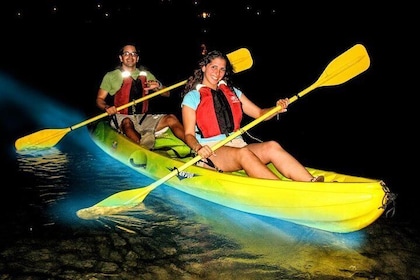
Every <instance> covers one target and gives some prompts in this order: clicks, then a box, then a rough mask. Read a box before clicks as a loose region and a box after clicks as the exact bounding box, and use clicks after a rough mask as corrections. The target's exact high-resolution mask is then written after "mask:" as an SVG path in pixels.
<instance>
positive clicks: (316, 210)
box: [90, 121, 395, 233]
mask: <svg viewBox="0 0 420 280" xmlns="http://www.w3.org/2000/svg"><path fill="white" fill-rule="evenodd" d="M90 133H91V134H90V135H91V138H92V140H93V141H94V142H95V143H96V144H97V145H98V146H99V147H100V148H101V149H102V150H103V151H104V152H106V153H107V154H108V155H109V156H111V157H113V158H115V159H117V160H118V161H119V162H121V163H122V164H125V165H126V166H128V167H130V168H132V169H134V170H135V171H137V172H138V173H140V174H142V175H144V176H147V177H149V178H151V179H153V180H159V179H161V178H162V177H165V176H167V175H168V173H170V172H176V170H177V168H179V167H182V166H183V165H185V163H186V162H188V161H191V159H193V157H194V155H193V154H191V151H190V148H189V147H188V146H186V145H185V144H184V143H183V142H182V141H181V140H179V139H178V138H176V137H175V136H174V135H173V134H172V132H171V130H170V129H167V130H166V131H165V132H163V133H162V134H161V135H159V136H158V137H157V139H156V144H155V147H154V148H153V150H148V149H146V148H143V147H141V146H139V145H138V144H136V143H134V142H132V141H131V140H129V139H128V138H126V137H125V136H124V135H123V134H121V133H119V132H117V131H116V130H115V129H113V128H112V127H111V126H110V125H109V124H108V122H106V121H100V122H97V123H95V124H94V125H92V126H91V127H90ZM269 168H270V169H272V170H273V171H274V172H276V170H275V169H274V167H273V166H272V165H269ZM306 168H307V169H308V170H309V172H310V173H311V174H312V175H314V176H319V175H322V176H324V177H325V182H296V181H291V180H289V179H288V178H285V177H284V176H282V175H281V174H280V173H278V172H276V174H277V175H278V176H279V179H278V180H269V179H259V178H251V177H248V176H247V175H246V174H245V173H244V172H242V171H239V172H223V173H221V172H217V171H214V170H211V169H207V168H203V167H199V166H196V165H190V166H188V167H187V168H185V169H184V170H182V171H179V172H177V173H176V176H170V177H169V178H168V179H167V180H166V181H165V182H164V183H165V184H166V185H168V186H170V187H173V188H175V189H177V190H179V191H182V192H185V193H187V194H190V195H193V196H196V197H199V198H201V199H205V200H208V201H211V202H213V203H217V204H219V205H223V206H225V207H229V208H233V209H236V210H239V211H243V212H247V213H251V214H255V215H262V216H267V217H272V218H276V219H281V220H284V221H288V222H292V223H295V224H299V225H303V226H308V227H312V228H316V229H320V230H325V231H329V232H337V233H348V232H353V231H357V230H360V229H363V228H365V227H367V226H369V225H370V224H372V223H373V222H374V221H375V220H377V219H378V218H379V217H380V216H381V215H382V214H383V213H384V211H386V210H387V212H391V211H393V210H394V199H395V194H393V193H392V192H390V190H389V189H388V187H387V186H386V184H385V183H384V182H383V181H382V180H379V179H371V178H364V177H357V176H352V175H345V174H340V173H336V172H332V171H326V170H320V169H314V168H310V167H306ZM132 191H133V192H132V194H130V195H133V196H134V195H136V192H137V190H132ZM140 191H141V188H140ZM115 199H121V198H117V197H116V198H115ZM107 202H108V204H109V203H110V205H109V206H112V199H110V201H107ZM115 203H116V204H118V203H117V202H115ZM387 208H391V209H387Z"/></svg>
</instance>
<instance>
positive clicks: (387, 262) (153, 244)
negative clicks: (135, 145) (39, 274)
mask: <svg viewBox="0 0 420 280" xmlns="http://www.w3.org/2000/svg"><path fill="white" fill-rule="evenodd" d="M62 150H63V151H65V150H64V149H62ZM62 150H60V149H58V148H51V149H46V150H40V151H25V152H20V153H17V154H16V160H17V162H18V174H19V175H21V176H19V177H21V178H19V179H21V180H22V182H24V187H23V192H24V195H25V197H26V200H25V202H24V203H27V204H28V205H29V206H30V207H23V208H22V209H19V211H21V212H20V213H19V214H18V215H19V216H24V215H26V216H27V217H28V218H27V221H26V223H27V224H26V225H25V226H27V227H28V228H29V227H30V229H31V233H30V234H21V235H20V236H19V235H18V236H16V237H15V239H13V238H12V237H10V236H9V241H8V244H10V245H9V247H8V246H3V247H5V248H7V249H5V251H4V252H9V253H8V254H10V252H21V253H20V254H19V258H21V259H18V260H16V259H10V258H9V259H8V262H10V263H11V264H13V265H14V266H13V267H18V266H19V264H20V265H22V263H26V262H28V264H29V263H31V262H32V261H33V258H36V259H39V261H38V262H37V263H36V265H33V264H32V265H29V266H28V267H29V268H27V271H29V272H26V275H28V273H29V274H31V273H32V272H33V271H35V270H39V269H41V268H40V267H44V266H46V263H51V262H52V263H55V264H56V265H55V266H53V267H49V268H48V269H46V272H45V273H46V274H47V275H51V274H53V273H55V272H56V271H63V270H65V271H73V272H74V271H78V275H79V276H80V277H87V276H86V275H96V276H98V275H104V273H105V272H106V271H107V270H109V269H110V268H109V267H106V268H104V266H103V262H104V261H106V262H107V263H110V264H112V267H113V268H112V275H114V276H116V277H117V276H118V275H120V276H121V275H123V274H124V273H125V274H124V275H125V277H124V278H125V279H138V275H149V274H150V273H151V272H150V271H151V270H153V273H152V274H150V275H154V277H151V278H150V277H149V278H150V279H174V278H183V279H185V278H184V277H187V279H217V278H218V277H220V276H221V275H222V276H224V278H225V279H239V278H240V279H326V278H328V279H348V278H350V279H375V278H376V279H404V278H403V277H404V276H406V275H407V274H406V273H407V267H410V266H414V263H416V262H417V261H419V256H418V252H417V249H418V245H417V244H416V245H415V246H412V242H413V241H412V240H410V239H408V237H405V236H404V235H403V233H401V234H399V235H398V236H397V237H396V236H395V235H394V234H395V232H396V230H397V229H398V228H395V226H392V224H391V225H390V224H389V221H388V220H386V219H385V218H384V217H381V218H380V219H378V220H377V221H376V222H375V223H374V224H372V225H371V226H369V227H368V228H366V229H364V230H361V231H357V232H353V233H347V234H339V233H330V232H325V231H320V230H316V229H312V228H308V227H304V226H299V225H295V224H292V223H288V222H284V221H281V220H276V219H272V218H267V217H261V216H256V215H251V214H247V213H243V212H240V211H236V210H233V209H229V208H226V207H223V206H219V205H216V204H213V203H210V202H208V201H205V200H202V199H198V198H195V197H193V196H190V195H187V194H184V193H182V192H179V191H177V190H174V189H172V188H170V187H168V186H166V185H161V186H160V187H158V188H156V189H155V190H154V191H152V192H151V193H150V194H149V195H148V196H147V198H146V199H145V201H144V203H142V204H141V205H139V206H138V207H137V208H134V209H132V211H129V212H126V213H120V214H117V215H111V216H105V217H101V218H100V219H98V220H92V221H86V220H82V219H79V218H78V217H77V216H76V215H75V213H76V211H77V210H79V209H81V208H84V207H86V206H89V205H92V204H94V203H95V202H98V201H100V200H102V199H103V198H105V197H108V196H109V195H111V194H113V193H115V192H118V191H121V190H124V189H129V188H137V187H140V186H147V185H149V184H150V183H151V182H152V180H150V179H148V178H145V177H142V176H141V175H139V174H138V173H136V172H135V171H133V170H131V169H129V168H128V167H126V166H123V165H122V164H120V163H118V162H117V161H116V160H114V159H112V158H110V157H109V156H107V155H106V154H104V153H103V152H102V151H100V150H98V149H96V150H95V149H93V150H90V151H65V152H63V151H62ZM34 209H36V210H37V211H35V212H36V213H35V214H34V211H33V210H34ZM25 211H27V212H28V213H27V212H25ZM20 222H21V221H19V220H17V221H14V222H13V223H12V224H14V225H15V226H16V230H19V229H20V227H21V226H17V224H18V223H20ZM3 226H5V225H3ZM11 229H13V227H11V226H9V227H8V230H9V231H10V230H11ZM400 230H401V229H400ZM27 231H29V230H27ZM19 238H22V240H26V241H24V242H23V241H19ZM23 238H24V239H23ZM45 238H47V239H48V242H47V240H46V239H45ZM416 238H417V237H416ZM396 239H398V240H396ZM417 239H418V238H417ZM51 241H53V242H51ZM397 241H398V242H400V243H405V244H406V245H407V244H411V247H410V246H408V249H407V246H401V248H400V249H399V250H398V249H396V248H395V246H393V244H395V243H396V242H397ZM25 244H31V245H30V246H28V245H25ZM33 246H35V247H36V248H38V249H41V250H36V251H33V250H32V247H33ZM78 248H79V249H78ZM80 248H84V249H83V251H82V252H83V254H82V255H80V252H81V251H80ZM42 252H44V253H43V255H36V256H34V254H41V253H42ZM130 252H131V253H130ZM133 252H135V256H136V257H135V259H136V262H135V264H132V263H131V264H130V262H129V260H128V259H127V258H130V257H129V256H130V255H132V254H133ZM0 253H1V252H0ZM8 254H5V253H3V254H0V256H2V260H3V261H5V260H7V258H6V257H5V256H6V255H8ZM63 254H64V255H67V258H63V257H61V256H62V255H63ZM46 255H48V256H49V257H48V258H46ZM70 256H71V257H70ZM112 256H113V257H112ZM43 257H44V258H46V259H45V261H44V262H43V261H42V258H43ZM118 260H121V261H118ZM87 261H89V262H91V263H94V264H96V265H92V266H89V267H87V266H85V265H82V264H85V263H86V262H87ZM127 266H128V267H127ZM46 267H48V266H46ZM80 267H83V268H80ZM3 268H5V267H3ZM157 268H159V269H157ZM1 271H2V266H0V272H1ZM7 271H9V272H10V271H15V273H17V272H16V270H14V269H12V268H8V270H7ZM127 273H128V274H129V276H128V275H127ZM146 273H149V274H146ZM174 273H179V275H182V277H176V276H173V278H171V277H169V276H168V277H169V278H165V275H175V274H174ZM413 273H414V274H413ZM410 275H411V276H412V275H416V271H414V272H412V273H411V274H410ZM0 276H1V274H0ZM390 276H392V277H390ZM99 278H100V277H99ZM117 278H118V277H117ZM117 278H116V279H117ZM409 278H410V277H408V279H409ZM411 279H414V278H413V277H411Z"/></svg>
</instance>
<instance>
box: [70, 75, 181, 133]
mask: <svg viewBox="0 0 420 280" xmlns="http://www.w3.org/2000/svg"><path fill="white" fill-rule="evenodd" d="M186 83H187V80H185V81H182V82H179V83H176V84H174V85H172V86H169V87H165V88H163V89H161V90H158V91H156V92H154V93H151V94H148V95H146V96H143V97H141V98H139V99H136V100H133V101H131V102H129V103H127V104H124V105H121V106H119V107H117V111H121V110H122V109H125V108H127V107H130V106H132V105H135V104H138V103H140V102H143V101H145V100H147V99H150V98H152V97H155V96H157V95H161V94H162V93H165V92H167V91H169V90H171V89H174V88H177V87H179V86H182V85H185V84H186ZM106 116H108V113H106V112H105V113H102V114H100V115H98V116H96V117H93V118H90V119H87V120H85V121H83V122H81V123H78V124H75V125H73V126H71V127H70V130H75V129H77V128H79V127H81V126H84V125H87V124H89V123H92V122H94V121H96V120H99V119H102V118H104V117H106Z"/></svg>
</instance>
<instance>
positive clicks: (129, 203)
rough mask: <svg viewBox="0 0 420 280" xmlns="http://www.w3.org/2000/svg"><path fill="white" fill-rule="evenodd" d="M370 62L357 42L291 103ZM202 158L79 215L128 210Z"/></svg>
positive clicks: (341, 80) (340, 80)
mask: <svg viewBox="0 0 420 280" xmlns="http://www.w3.org/2000/svg"><path fill="white" fill-rule="evenodd" d="M369 65H370V59H369V55H368V54H367V52H366V49H365V47H364V46H363V45H360V44H357V45H355V46H353V47H352V48H350V49H349V50H347V51H346V52H344V53H343V54H341V55H340V56H338V57H337V58H335V59H334V60H333V61H331V62H330V63H329V64H328V66H327V68H326V69H325V70H324V72H323V73H322V75H321V76H320V77H319V78H318V80H317V81H316V82H315V83H314V84H312V85H311V86H310V87H308V88H306V89H305V90H303V91H301V92H300V93H298V94H296V95H294V96H293V97H291V98H290V99H289V101H290V103H292V102H294V101H296V100H297V99H298V98H300V97H302V96H304V95H305V94H307V93H308V92H310V91H311V90H314V89H315V88H318V87H323V86H332V85H339V84H342V83H344V82H346V81H348V80H350V79H352V78H353V77H355V76H357V75H358V74H360V73H362V72H364V71H365V70H366V69H368V68H369ZM281 109H282V108H281V106H277V107H274V108H273V109H271V110H270V111H268V112H267V113H265V114H264V115H262V116H260V117H259V118H257V119H255V120H253V121H252V122H250V123H249V124H247V125H246V126H244V127H242V128H241V129H239V130H238V131H236V132H235V133H233V134H231V135H230V136H228V137H226V138H225V139H224V140H222V141H220V142H218V143H217V144H216V145H214V146H213V147H212V150H213V151H215V150H216V149H218V148H220V147H222V146H223V145H225V144H226V143H228V142H229V141H231V140H232V139H234V138H235V137H237V136H239V135H241V134H243V133H244V132H245V131H247V130H249V129H251V128H252V127H254V126H255V125H257V124H258V123H260V122H262V121H264V120H265V119H267V118H268V117H270V116H272V115H274V114H276V113H278V112H279V111H281ZM200 159H201V157H200V156H199V155H198V156H196V157H194V158H193V159H192V160H190V161H188V162H186V163H184V164H183V165H182V166H180V167H177V168H176V169H174V170H173V171H172V172H170V173H169V174H168V175H166V176H165V177H163V178H161V179H159V180H157V181H155V182H153V183H152V184H150V185H149V186H147V187H143V188H137V189H131V190H125V191H121V192H118V193H116V194H113V195H111V196H110V197H108V198H106V199H104V200H102V201H100V202H99V203H97V204H95V205H93V206H91V207H89V208H85V209H81V210H79V211H77V215H78V216H79V217H80V218H82V219H97V218H98V217H100V216H103V215H112V214H116V213H119V212H122V211H127V210H128V209H129V208H131V207H134V206H136V205H138V204H139V203H141V202H142V201H143V200H144V199H145V197H146V196H147V195H148V194H149V193H150V192H151V191H152V190H153V189H155V188H156V187H158V186H160V185H161V184H163V183H165V182H166V181H167V180H169V179H171V178H172V177H174V176H176V175H177V174H178V173H179V172H180V171H182V170H184V169H186V168H188V167H189V166H191V165H193V164H194V163H196V162H197V161H199V160H200Z"/></svg>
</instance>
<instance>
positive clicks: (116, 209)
mask: <svg viewBox="0 0 420 280" xmlns="http://www.w3.org/2000/svg"><path fill="white" fill-rule="evenodd" d="M153 188H154V187H144V188H139V189H132V190H125V191H122V192H118V193H116V194H114V195H111V196H110V197H107V198H106V199H104V200H102V201H101V202H99V203H97V204H95V205H93V206H91V207H89V208H84V209H80V210H79V211H77V212H76V214H77V216H78V217H79V218H81V219H85V220H95V219H98V218H99V217H101V216H109V215H114V214H118V213H121V212H125V211H128V210H130V209H131V208H133V207H135V206H136V205H138V204H140V203H141V202H142V201H143V200H144V198H145V197H146V196H147V195H148V194H149V193H150V192H151V191H152V189H153Z"/></svg>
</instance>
